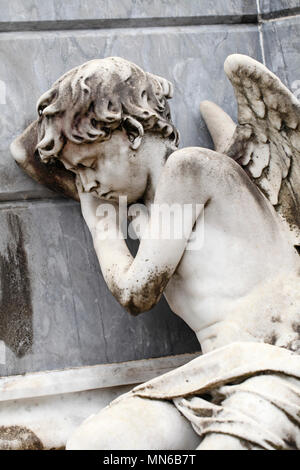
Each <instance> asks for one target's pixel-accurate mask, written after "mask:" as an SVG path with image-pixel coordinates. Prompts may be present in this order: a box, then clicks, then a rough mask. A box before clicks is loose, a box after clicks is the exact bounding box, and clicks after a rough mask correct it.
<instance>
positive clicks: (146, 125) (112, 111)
mask: <svg viewBox="0 0 300 470" xmlns="http://www.w3.org/2000/svg"><path fill="white" fill-rule="evenodd" d="M172 94H173V86H172V84H171V83H170V82H169V81H167V80H166V79H164V78H161V77H159V76H156V75H153V74H151V73H148V72H144V71H143V70H142V69H141V68H140V67H138V66H137V65H135V64H133V63H132V62H129V61H127V60H125V59H122V58H119V57H109V58H106V59H95V60H91V61H89V62H86V63H85V64H83V65H81V66H79V67H76V68H74V69H72V70H70V71H69V72H67V73H66V74H65V75H63V76H62V77H61V78H60V79H58V80H57V81H56V82H55V83H54V85H53V86H52V88H50V90H49V91H47V92H46V93H45V94H44V95H42V96H41V98H40V99H39V101H38V104H37V110H38V114H39V116H40V119H39V132H38V145H37V148H38V150H39V154H40V157H41V158H42V160H43V161H47V160H49V159H50V158H52V157H57V158H59V152H60V151H61V150H62V148H63V147H64V144H65V142H66V140H70V141H72V142H74V143H77V144H80V143H87V142H94V141H101V140H108V139H109V138H110V137H111V134H112V132H113V131H114V130H115V129H117V128H119V127H120V126H123V127H126V126H127V127H128V126H131V127H135V128H137V129H139V132H140V134H141V135H143V133H144V130H145V131H147V130H151V131H152V132H156V133H160V134H162V135H163V137H165V138H169V139H170V140H171V141H172V143H173V144H174V145H175V146H178V140H179V138H178V131H177V129H176V128H175V126H174V125H173V123H172V121H171V116H170V109H169V105H168V102H167V99H169V98H171V97H172Z"/></svg>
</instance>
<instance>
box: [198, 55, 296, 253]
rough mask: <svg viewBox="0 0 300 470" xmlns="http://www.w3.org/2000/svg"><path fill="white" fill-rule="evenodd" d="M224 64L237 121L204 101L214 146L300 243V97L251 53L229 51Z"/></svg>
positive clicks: (205, 114)
mask: <svg viewBox="0 0 300 470" xmlns="http://www.w3.org/2000/svg"><path fill="white" fill-rule="evenodd" d="M224 69H225V72H226V74H227V76H228V78H229V80H230V81H231V83H232V85H233V87H234V92H235V96H236V99H237V103H238V125H237V126H235V124H234V123H233V121H232V120H231V119H230V118H229V116H227V115H226V113H224V111H222V110H221V109H220V108H218V107H217V106H216V105H214V104H213V103H209V102H204V103H203V104H202V106H201V111H202V114H203V117H204V119H205V120H206V123H207V125H208V128H209V130H210V131H211V134H212V137H213V140H214V142H215V145H216V150H218V151H221V152H223V153H226V154H227V155H228V156H230V157H231V158H233V159H234V160H236V161H237V162H238V163H239V164H240V165H241V166H242V167H243V168H244V169H245V171H246V172H247V174H248V175H249V177H250V178H251V179H252V181H253V182H254V183H255V184H256V185H257V186H258V188H259V189H260V190H261V191H262V193H263V194H264V195H265V196H266V197H267V198H268V199H269V201H270V203H271V204H272V205H273V206H274V207H275V209H276V211H277V212H278V214H279V215H280V216H281V217H282V219H283V221H284V222H285V224H286V225H287V227H288V229H289V231H290V233H291V234H292V237H293V241H294V244H295V245H300V102H299V101H298V100H297V99H296V98H295V96H294V95H293V94H292V93H291V92H290V91H289V90H288V89H287V88H286V87H285V86H284V85H283V84H282V82H281V81H280V80H279V78H278V77H276V75H274V74H273V73H272V72H270V71H269V70H268V69H267V68H266V67H265V66H264V65H262V64H261V63H259V62H257V61H256V60H254V59H252V58H250V57H248V56H244V55H240V54H233V55H231V56H229V57H228V58H227V59H226V61H225V65H224ZM221 122H223V125H220V123H221ZM216 124H217V125H216ZM214 134H215V135H214Z"/></svg>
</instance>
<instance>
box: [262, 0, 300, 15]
mask: <svg viewBox="0 0 300 470" xmlns="http://www.w3.org/2000/svg"><path fill="white" fill-rule="evenodd" d="M259 2H260V11H261V14H262V17H263V18H265V19H268V18H269V19H271V18H276V17H278V16H288V15H292V14H295V13H299V12H300V4H299V0H259Z"/></svg>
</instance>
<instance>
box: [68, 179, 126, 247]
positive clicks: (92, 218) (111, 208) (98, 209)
mask: <svg viewBox="0 0 300 470" xmlns="http://www.w3.org/2000/svg"><path fill="white" fill-rule="evenodd" d="M76 187H77V191H78V195H79V198H80V204H81V211H82V215H83V218H84V220H85V222H86V224H87V226H88V228H89V230H90V232H91V234H92V236H93V238H94V237H95V236H96V233H98V232H104V231H106V232H108V231H113V230H115V228H116V225H117V220H118V204H117V203H115V202H112V201H107V200H105V199H100V198H99V197H97V196H94V194H93V193H87V192H85V191H84V190H83V187H82V184H81V180H80V177H79V176H78V175H77V176H76Z"/></svg>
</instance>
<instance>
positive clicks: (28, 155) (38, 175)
mask: <svg viewBox="0 0 300 470" xmlns="http://www.w3.org/2000/svg"><path fill="white" fill-rule="evenodd" d="M38 126H39V122H38V121H34V122H33V123H32V124H30V126H28V127H27V129H26V130H25V131H24V132H23V134H21V135H20V136H19V137H17V138H16V139H15V140H14V141H13V142H12V144H11V146H10V151H11V154H12V156H13V157H14V159H15V160H16V162H17V164H18V165H19V166H20V167H21V168H23V170H24V171H25V172H26V173H27V174H28V175H29V176H31V178H33V179H34V180H36V181H38V182H39V183H41V184H44V185H45V186H47V187H48V188H49V189H51V190H52V191H57V192H59V193H61V194H63V195H64V196H66V197H69V198H72V199H75V200H76V201H79V196H78V193H77V189H76V185H75V175H74V174H73V173H72V172H70V171H68V170H66V169H65V168H64V167H63V166H62V164H61V163H60V162H59V161H55V162H54V163H50V164H45V163H43V162H42V161H41V159H40V157H39V154H38V152H37V150H36V146H37V143H38Z"/></svg>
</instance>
